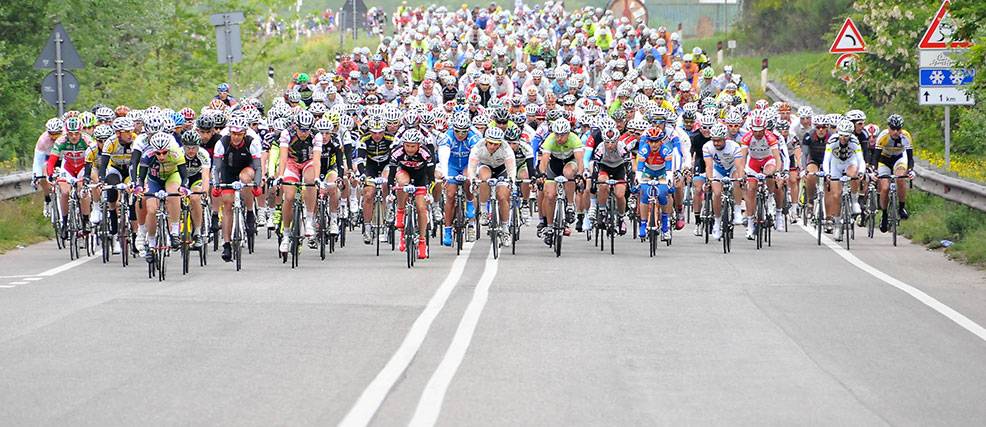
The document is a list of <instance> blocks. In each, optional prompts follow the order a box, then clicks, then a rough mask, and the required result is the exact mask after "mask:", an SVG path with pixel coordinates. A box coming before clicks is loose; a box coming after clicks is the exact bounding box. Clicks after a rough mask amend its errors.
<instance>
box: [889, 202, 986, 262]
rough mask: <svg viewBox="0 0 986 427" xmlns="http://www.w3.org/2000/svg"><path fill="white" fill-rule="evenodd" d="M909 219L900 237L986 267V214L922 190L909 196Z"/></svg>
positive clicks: (904, 224)
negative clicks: (946, 241) (947, 244)
mask: <svg viewBox="0 0 986 427" xmlns="http://www.w3.org/2000/svg"><path fill="white" fill-rule="evenodd" d="M907 210H908V212H909V213H910V214H911V217H910V219H908V220H906V221H902V222H901V234H902V235H904V236H905V237H907V238H909V239H911V241H913V242H915V243H919V244H921V245H924V246H927V247H928V248H930V249H940V248H942V247H943V245H942V241H943V240H948V241H951V242H952V243H953V244H952V245H951V246H950V247H948V248H945V253H946V254H948V255H949V256H951V257H953V258H955V259H957V260H960V261H964V262H966V263H969V264H972V265H976V266H978V267H986V213H984V212H980V211H978V210H975V209H972V208H970V207H967V206H965V205H961V204H958V203H954V202H951V201H948V200H945V199H943V198H941V197H938V196H935V195H932V194H930V193H926V192H923V191H919V190H910V191H909V192H908V193H907Z"/></svg>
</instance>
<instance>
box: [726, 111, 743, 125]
mask: <svg viewBox="0 0 986 427" xmlns="http://www.w3.org/2000/svg"><path fill="white" fill-rule="evenodd" d="M726 124H727V125H741V124H743V116H741V115H740V113H738V112H735V111H731V112H730V113H729V114H726Z"/></svg>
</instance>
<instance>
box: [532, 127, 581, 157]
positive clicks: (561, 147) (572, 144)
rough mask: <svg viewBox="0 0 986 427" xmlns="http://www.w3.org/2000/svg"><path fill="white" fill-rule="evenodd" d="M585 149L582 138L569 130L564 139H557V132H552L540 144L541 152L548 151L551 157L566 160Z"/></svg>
mask: <svg viewBox="0 0 986 427" xmlns="http://www.w3.org/2000/svg"><path fill="white" fill-rule="evenodd" d="M584 150H585V147H584V146H583V145H582V140H581V139H579V137H578V136H575V134H574V133H571V132H569V133H568V136H567V137H566V138H565V141H558V134H556V133H554V132H552V133H551V134H550V135H548V137H547V138H545V140H544V143H542V144H541V152H542V153H548V154H550V155H551V157H553V158H556V159H559V160H566V159H571V158H573V157H574V156H575V153H580V152H582V151H584Z"/></svg>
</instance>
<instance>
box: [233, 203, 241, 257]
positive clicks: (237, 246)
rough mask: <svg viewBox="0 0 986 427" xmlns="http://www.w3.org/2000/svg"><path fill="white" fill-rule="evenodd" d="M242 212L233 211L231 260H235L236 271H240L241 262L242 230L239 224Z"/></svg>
mask: <svg viewBox="0 0 986 427" xmlns="http://www.w3.org/2000/svg"><path fill="white" fill-rule="evenodd" d="M242 217H243V214H242V213H241V212H240V211H239V210H238V209H235V210H234V211H233V243H232V249H233V260H234V261H235V262H236V271H240V268H241V267H242V262H243V248H242V245H243V231H242V230H241V229H240V224H241V221H242V220H243V219H242Z"/></svg>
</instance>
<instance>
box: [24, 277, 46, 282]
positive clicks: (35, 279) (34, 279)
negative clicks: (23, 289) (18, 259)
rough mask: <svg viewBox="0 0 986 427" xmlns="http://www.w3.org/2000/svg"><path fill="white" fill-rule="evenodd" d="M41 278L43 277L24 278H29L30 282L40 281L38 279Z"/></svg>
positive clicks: (27, 278)
mask: <svg viewBox="0 0 986 427" xmlns="http://www.w3.org/2000/svg"><path fill="white" fill-rule="evenodd" d="M41 279H42V277H25V278H24V280H27V281H28V282H35V281H38V280H41Z"/></svg>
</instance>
